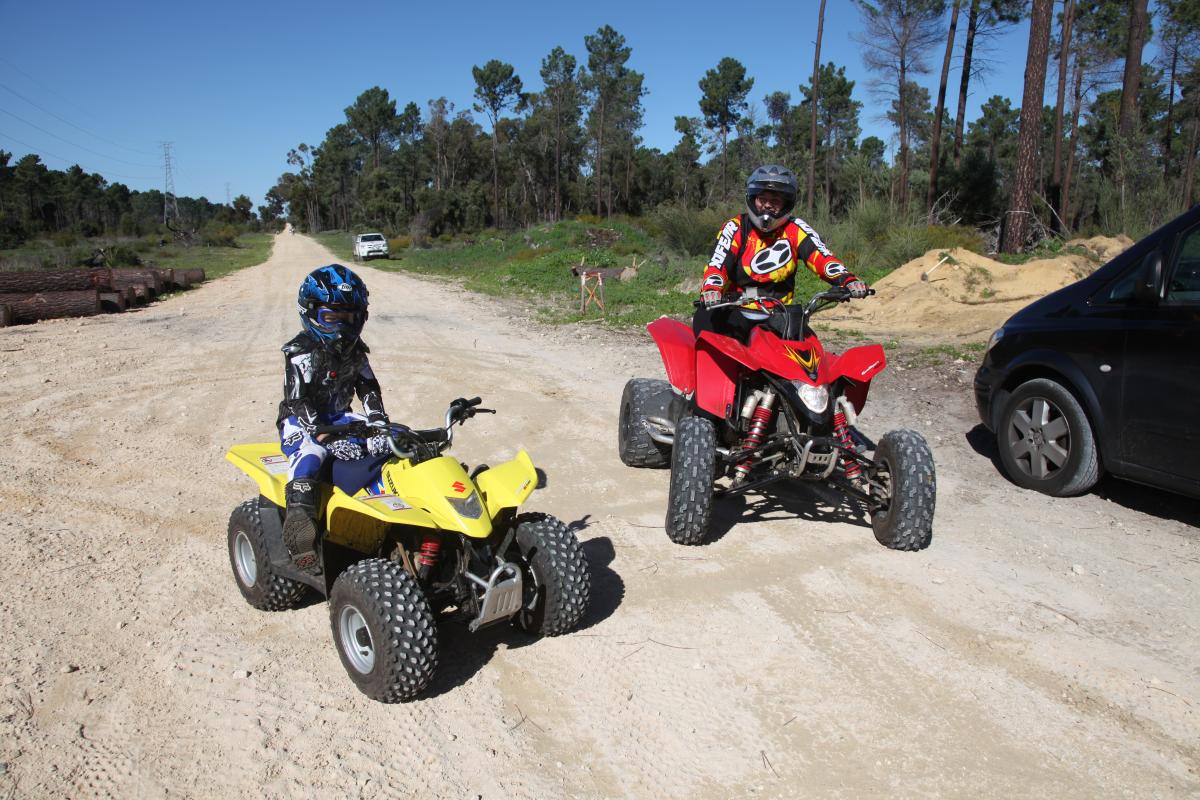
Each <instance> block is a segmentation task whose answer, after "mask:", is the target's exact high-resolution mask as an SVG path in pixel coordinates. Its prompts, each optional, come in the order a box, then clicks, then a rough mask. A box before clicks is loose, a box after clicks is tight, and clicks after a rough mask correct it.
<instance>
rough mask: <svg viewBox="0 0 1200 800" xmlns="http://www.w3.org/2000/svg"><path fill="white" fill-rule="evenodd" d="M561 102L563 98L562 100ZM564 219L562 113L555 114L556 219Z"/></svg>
mask: <svg viewBox="0 0 1200 800" xmlns="http://www.w3.org/2000/svg"><path fill="white" fill-rule="evenodd" d="M560 102H561V100H560ZM560 219H562V114H561V113H555V115H554V221H555V222H557V221H558V220H560Z"/></svg>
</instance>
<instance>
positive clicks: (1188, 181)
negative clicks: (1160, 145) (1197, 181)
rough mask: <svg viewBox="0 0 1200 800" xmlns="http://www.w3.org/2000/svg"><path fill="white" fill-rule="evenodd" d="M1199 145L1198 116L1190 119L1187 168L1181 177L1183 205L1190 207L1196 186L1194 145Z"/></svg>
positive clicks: (1199, 127) (1199, 128) (1199, 118)
mask: <svg viewBox="0 0 1200 800" xmlns="http://www.w3.org/2000/svg"><path fill="white" fill-rule="evenodd" d="M1197 145H1200V116H1197V117H1195V118H1194V119H1193V120H1192V144H1191V146H1190V147H1188V155H1187V169H1186V170H1185V171H1184V177H1183V207H1184V208H1185V209H1186V208H1191V207H1192V201H1193V200H1194V199H1195V197H1196V194H1195V191H1196V187H1195V185H1194V180H1193V178H1194V177H1195V174H1196V147H1197Z"/></svg>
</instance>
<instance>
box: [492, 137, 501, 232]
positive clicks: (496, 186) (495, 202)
mask: <svg viewBox="0 0 1200 800" xmlns="http://www.w3.org/2000/svg"><path fill="white" fill-rule="evenodd" d="M496 135H497V132H496V126H495V125H492V208H494V209H495V213H496V218H495V220H494V221H493V224H494V225H495V226H496V227H497V228H499V227H500V171H499V164H498V161H497V158H496Z"/></svg>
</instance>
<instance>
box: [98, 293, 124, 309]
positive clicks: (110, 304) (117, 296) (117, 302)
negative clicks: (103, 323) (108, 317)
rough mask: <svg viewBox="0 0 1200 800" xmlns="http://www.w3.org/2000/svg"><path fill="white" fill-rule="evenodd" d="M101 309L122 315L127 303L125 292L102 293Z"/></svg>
mask: <svg viewBox="0 0 1200 800" xmlns="http://www.w3.org/2000/svg"><path fill="white" fill-rule="evenodd" d="M100 307H101V308H102V309H104V310H105V311H108V312H110V313H114V312H115V313H120V312H122V311H124V310H125V308H126V307H127V303H126V302H125V293H124V292H101V293H100Z"/></svg>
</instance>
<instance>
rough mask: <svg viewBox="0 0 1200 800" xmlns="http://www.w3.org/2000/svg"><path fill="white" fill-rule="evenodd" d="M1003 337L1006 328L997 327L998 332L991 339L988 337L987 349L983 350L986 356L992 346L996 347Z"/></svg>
mask: <svg viewBox="0 0 1200 800" xmlns="http://www.w3.org/2000/svg"><path fill="white" fill-rule="evenodd" d="M1003 338H1004V328H997V329H996V332H995V333H993V334H992V336H991V338H990V339H988V344H987V349H986V350H984V351H983V354H984V355H985V356H986V355H987V354H988V353H990V352H991V351H992V348H993V347H995V346H996V345H997V344H998V343H999V342H1000V340H1001V339H1003Z"/></svg>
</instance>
